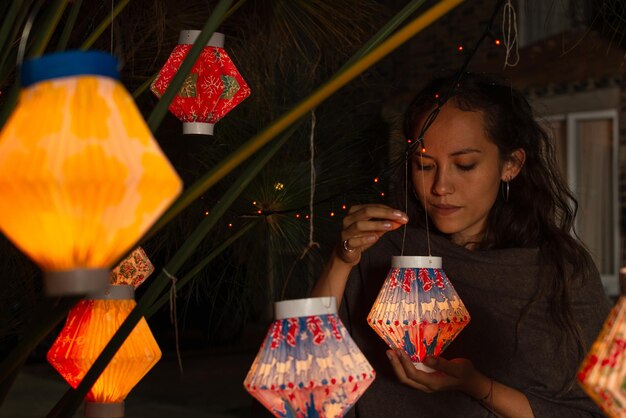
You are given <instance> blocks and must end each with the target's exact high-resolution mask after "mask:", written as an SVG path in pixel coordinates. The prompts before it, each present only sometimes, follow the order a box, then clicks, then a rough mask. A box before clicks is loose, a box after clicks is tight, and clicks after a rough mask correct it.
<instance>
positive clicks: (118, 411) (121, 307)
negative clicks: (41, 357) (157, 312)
mask: <svg viewBox="0 0 626 418" xmlns="http://www.w3.org/2000/svg"><path fill="white" fill-rule="evenodd" d="M133 294H134V292H133V288H132V286H127V285H116V286H111V287H110V288H109V289H108V290H107V291H106V292H105V293H104V294H103V295H102V296H101V297H102V299H90V300H82V301H80V302H79V303H78V304H77V305H76V306H75V307H74V308H72V310H71V311H70V313H69V315H68V317H67V321H66V323H65V327H64V328H63V330H61V333H60V334H59V336H58V337H57V339H56V341H55V342H54V344H53V345H52V347H50V350H49V351H48V355H47V359H48V362H49V363H50V364H51V365H52V366H53V367H54V368H55V369H56V370H57V371H58V372H59V374H60V375H61V376H63V378H64V379H65V380H66V381H67V383H69V385H70V386H72V387H73V388H76V387H77V386H78V385H79V384H80V382H81V380H82V379H83V377H84V376H85V374H86V373H87V371H88V370H89V368H90V367H91V365H92V364H93V363H94V361H96V359H97V358H98V356H99V355H100V353H101V352H102V350H103V349H104V347H105V346H106V344H107V343H108V342H109V340H110V339H111V337H112V336H113V334H115V332H116V331H117V329H118V328H119V327H120V325H122V323H123V322H124V320H125V319H126V317H127V316H128V315H129V314H130V312H131V311H132V310H133V308H134V307H135V305H136V303H135V301H134V299H133ZM160 358H161V350H160V349H159V346H158V345H157V343H156V341H155V339H154V337H153V336H152V333H151V332H150V328H148V324H147V322H146V320H145V319H144V318H142V319H141V320H140V321H139V323H138V324H137V325H136V326H135V329H134V330H133V331H132V332H131V333H130V335H129V336H128V338H127V339H126V341H125V342H124V344H122V346H121V347H120V349H119V351H118V352H117V354H115V356H114V357H113V359H112V360H111V362H110V363H109V365H108V366H107V367H106V368H105V369H104V372H103V373H102V374H101V375H100V377H99V378H98V380H97V381H96V383H95V384H94V386H93V387H92V388H91V390H90V391H89V393H88V394H87V397H86V401H87V402H86V404H85V415H86V416H88V417H123V416H124V399H126V396H127V395H128V393H129V392H130V391H131V390H132V388H133V387H134V386H135V385H136V384H137V383H138V382H139V381H140V380H141V379H142V378H143V376H144V375H145V374H146V373H147V372H148V371H149V370H150V369H151V368H152V367H153V366H154V365H155V364H156V363H157V362H158V361H159V359H160Z"/></svg>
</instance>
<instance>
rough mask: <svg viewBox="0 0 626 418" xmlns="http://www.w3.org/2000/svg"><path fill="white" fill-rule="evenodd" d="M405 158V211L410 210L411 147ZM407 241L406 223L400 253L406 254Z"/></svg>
mask: <svg viewBox="0 0 626 418" xmlns="http://www.w3.org/2000/svg"><path fill="white" fill-rule="evenodd" d="M406 154H407V155H405V158H404V213H408V212H409V158H410V156H409V155H408V154H409V149H408V148H407V150H406ZM405 241H406V224H404V226H403V228H402V247H401V249H400V255H401V256H403V255H404V242H405Z"/></svg>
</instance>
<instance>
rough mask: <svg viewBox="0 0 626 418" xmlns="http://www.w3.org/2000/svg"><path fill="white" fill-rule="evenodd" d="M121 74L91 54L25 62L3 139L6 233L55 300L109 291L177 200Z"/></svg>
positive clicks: (0, 193)
mask: <svg viewBox="0 0 626 418" xmlns="http://www.w3.org/2000/svg"><path fill="white" fill-rule="evenodd" d="M116 66H117V61H116V60H115V59H114V58H113V57H111V56H110V55H108V54H105V53H102V52H95V51H91V52H79V51H71V52H63V53H56V54H50V55H46V56H43V57H41V58H39V59H36V60H33V61H27V62H25V63H24V65H23V67H22V84H23V86H24V89H23V91H22V93H21V96H20V100H19V103H18V105H17V107H16V109H15V111H14V112H13V114H12V115H11V117H10V118H9V120H8V121H7V124H6V125H5V127H4V129H3V131H2V132H1V133H0V229H1V230H2V232H3V233H4V234H5V235H6V236H7V237H8V238H9V239H10V240H11V241H13V243H15V245H16V246H17V247H19V248H20V249H21V250H22V251H23V252H24V253H26V254H27V255H28V256H29V257H30V258H32V259H33V260H34V261H35V262H36V263H37V264H38V265H39V266H40V267H41V268H42V269H43V270H44V271H45V277H44V279H45V287H46V291H47V293H48V294H50V295H63V294H84V293H90V292H97V291H101V290H102V289H104V288H105V287H106V286H107V285H108V280H109V269H110V268H111V266H112V264H113V263H114V262H115V261H116V260H118V259H119V258H120V257H121V256H122V254H124V253H125V252H126V251H128V250H129V249H130V248H131V246H132V245H133V244H134V243H135V242H136V241H137V240H138V239H139V238H140V237H141V236H142V235H143V234H144V233H145V231H146V230H147V229H148V228H149V227H150V226H151V225H152V224H153V222H154V221H156V219H157V218H158V217H159V215H160V214H161V213H162V212H163V211H164V210H165V209H166V207H167V206H168V205H169V203H170V202H171V201H172V200H173V199H174V198H175V197H176V196H177V195H178V194H179V193H180V190H181V186H182V184H181V181H180V179H179V177H178V176H177V174H176V172H175V171H174V169H173V168H172V166H171V165H170V163H169V162H168V160H167V159H166V157H165V156H164V155H163V152H162V151H161V149H160V148H159V146H158V144H157V143H156V141H155V140H154V138H153V137H152V135H151V133H150V130H149V129H148V127H147V126H146V124H145V122H144V120H143V119H142V117H141V115H140V113H139V111H138V109H137V107H136V106H135V103H134V102H133V100H132V98H131V97H130V95H129V94H128V92H127V91H126V89H125V88H124V86H122V84H120V82H119V81H118V80H117V78H118V74H117V70H116Z"/></svg>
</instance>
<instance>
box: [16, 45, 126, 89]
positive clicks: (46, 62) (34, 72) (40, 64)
mask: <svg viewBox="0 0 626 418" xmlns="http://www.w3.org/2000/svg"><path fill="white" fill-rule="evenodd" d="M79 75H95V76H103V77H109V78H113V79H115V80H118V79H119V78H120V74H119V72H118V70H117V59H116V58H115V57H113V56H111V55H110V54H109V53H106V52H102V51H65V52H55V53H52V54H46V55H43V56H41V57H39V58H35V59H32V60H28V61H25V62H24V63H23V64H22V69H21V76H22V87H28V86H30V85H32V84H35V83H39V82H41V81H46V80H51V79H54V78H61V77H70V76H79Z"/></svg>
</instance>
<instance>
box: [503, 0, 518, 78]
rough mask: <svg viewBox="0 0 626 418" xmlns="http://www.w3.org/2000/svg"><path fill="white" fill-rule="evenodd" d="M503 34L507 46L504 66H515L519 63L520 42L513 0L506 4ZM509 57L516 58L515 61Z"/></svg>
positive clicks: (508, 0)
mask: <svg viewBox="0 0 626 418" xmlns="http://www.w3.org/2000/svg"><path fill="white" fill-rule="evenodd" d="M502 36H503V38H504V47H505V48H506V57H505V58H504V68H505V69H506V67H507V66H509V67H515V66H516V65H517V64H518V63H519V43H518V42H517V15H516V13H515V8H514V7H513V5H512V4H511V0H507V2H506V4H505V5H504V12H503V16H502ZM512 52H514V56H513V57H514V58H513V57H512V56H511V53H512ZM509 59H514V60H515V61H514V62H509Z"/></svg>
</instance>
